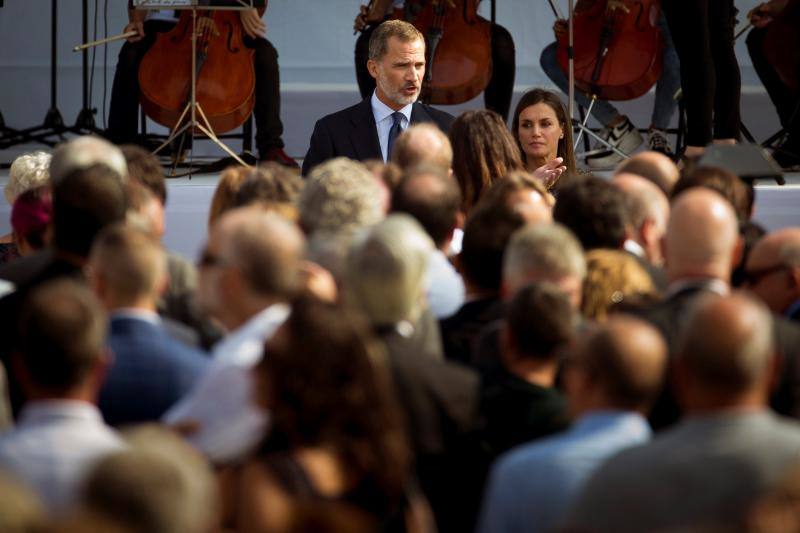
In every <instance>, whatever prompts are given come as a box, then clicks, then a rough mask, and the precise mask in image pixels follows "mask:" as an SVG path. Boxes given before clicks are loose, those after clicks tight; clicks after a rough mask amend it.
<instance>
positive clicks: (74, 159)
mask: <svg viewBox="0 0 800 533" xmlns="http://www.w3.org/2000/svg"><path fill="white" fill-rule="evenodd" d="M96 164H103V165H106V166H107V167H108V168H110V169H111V170H113V171H114V172H116V173H117V174H118V175H119V177H120V180H122V181H126V180H127V179H128V165H127V163H126V162H125V156H124V155H123V154H122V151H121V150H120V149H119V148H117V147H116V146H114V145H113V144H111V143H110V142H108V141H106V140H104V139H101V138H100V137H93V136H90V135H85V136H83V137H78V138H76V139H72V140H71V141H68V142H65V143H63V144H60V145H59V146H58V147H57V148H56V149H55V151H54V152H53V159H52V160H51V161H50V182H51V183H54V184H55V183H58V182H59V181H61V180H62V179H63V178H64V177H65V176H67V175H68V174H69V173H70V172H72V171H74V170H79V169H82V168H88V167H90V166H92V165H96Z"/></svg>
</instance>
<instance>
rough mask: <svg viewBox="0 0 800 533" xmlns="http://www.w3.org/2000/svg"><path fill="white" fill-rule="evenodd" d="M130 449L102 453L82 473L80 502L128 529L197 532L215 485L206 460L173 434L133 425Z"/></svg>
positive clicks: (212, 515)
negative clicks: (86, 472) (92, 464)
mask: <svg viewBox="0 0 800 533" xmlns="http://www.w3.org/2000/svg"><path fill="white" fill-rule="evenodd" d="M126 437H127V440H128V444H129V445H130V448H128V449H127V450H124V451H121V452H117V453H114V454H111V455H108V456H106V457H105V458H103V459H102V460H100V461H99V462H98V463H97V465H96V466H95V467H94V468H93V470H92V471H91V473H90V474H89V475H88V479H87V481H86V483H85V486H84V491H83V502H84V504H85V505H86V506H87V507H88V508H89V509H90V510H91V511H94V512H97V513H100V514H101V515H106V516H111V517H113V518H115V519H121V520H124V523H125V524H126V525H128V526H132V527H133V530H134V531H159V532H162V533H202V532H204V531H209V530H211V529H213V528H212V524H213V522H214V520H215V519H216V516H217V501H218V494H217V487H216V482H215V480H214V473H213V471H212V470H211V467H210V466H209V465H208V463H207V461H206V460H205V459H204V458H203V457H201V456H200V455H199V454H198V453H197V452H196V451H195V450H193V449H192V448H191V447H190V446H189V445H188V444H187V443H186V442H185V441H184V440H183V439H181V438H180V437H179V436H178V435H177V434H175V433H173V432H171V431H168V430H166V429H164V428H161V427H158V426H155V425H147V426H139V427H137V428H135V429H133V430H130V431H128V432H127V433H126Z"/></svg>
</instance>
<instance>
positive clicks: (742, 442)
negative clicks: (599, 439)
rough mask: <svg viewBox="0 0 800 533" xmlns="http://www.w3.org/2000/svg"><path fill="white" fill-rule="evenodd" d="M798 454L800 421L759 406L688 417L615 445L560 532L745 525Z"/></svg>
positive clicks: (715, 528) (712, 528)
mask: <svg viewBox="0 0 800 533" xmlns="http://www.w3.org/2000/svg"><path fill="white" fill-rule="evenodd" d="M798 457H800V425H799V424H798V423H797V421H795V420H789V419H786V418H782V417H779V416H776V415H774V414H773V413H770V412H769V411H767V410H764V411H728V412H724V411H723V412H720V413H714V414H711V413H709V414H704V415H702V416H694V417H689V418H687V419H685V420H683V421H681V422H680V423H678V424H677V425H676V426H675V427H674V428H670V429H669V430H667V431H665V432H664V433H662V434H660V435H657V436H656V438H655V439H654V440H653V441H652V442H650V443H649V444H644V445H641V446H634V447H632V448H628V449H626V450H623V451H621V452H620V453H618V454H617V455H615V456H613V457H612V458H611V459H609V460H608V461H607V462H605V463H604V464H603V465H602V466H601V467H600V469H599V470H598V471H597V472H595V473H594V475H592V476H591V478H590V479H589V481H587V483H586V484H585V485H584V489H583V490H582V494H581V495H580V496H579V497H578V498H577V499H576V503H575V505H574V507H573V509H572V512H571V513H570V517H569V518H568V519H567V521H566V528H565V529H564V530H565V531H592V532H597V533H601V532H606V531H607V532H614V533H626V532H637V533H638V532H640V531H745V530H747V528H745V527H744V524H745V517H746V514H747V513H748V512H749V511H750V510H751V509H752V505H753V503H754V502H755V501H756V499H757V498H758V497H759V496H761V495H763V494H765V493H766V492H767V491H768V490H770V489H772V488H774V487H775V485H776V484H777V483H778V482H780V481H781V480H783V479H784V478H785V477H786V475H787V473H788V472H790V471H791V468H792V467H793V466H794V465H795V464H796V463H797V460H798Z"/></svg>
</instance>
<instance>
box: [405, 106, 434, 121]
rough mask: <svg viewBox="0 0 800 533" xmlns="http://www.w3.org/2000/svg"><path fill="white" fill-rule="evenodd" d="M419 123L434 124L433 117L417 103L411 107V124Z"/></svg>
mask: <svg viewBox="0 0 800 533" xmlns="http://www.w3.org/2000/svg"><path fill="white" fill-rule="evenodd" d="M420 122H434V120H433V117H432V116H430V115H429V114H428V112H427V111H425V108H424V107H423V106H422V104H420V103H419V102H414V105H413V106H412V107H411V124H419V123H420Z"/></svg>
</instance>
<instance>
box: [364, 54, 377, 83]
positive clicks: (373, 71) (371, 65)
mask: <svg viewBox="0 0 800 533" xmlns="http://www.w3.org/2000/svg"><path fill="white" fill-rule="evenodd" d="M367 70H368V71H369V75H370V76H372V77H373V78H375V79H376V80H377V79H378V62H377V61H375V60H374V59H368V60H367Z"/></svg>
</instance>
